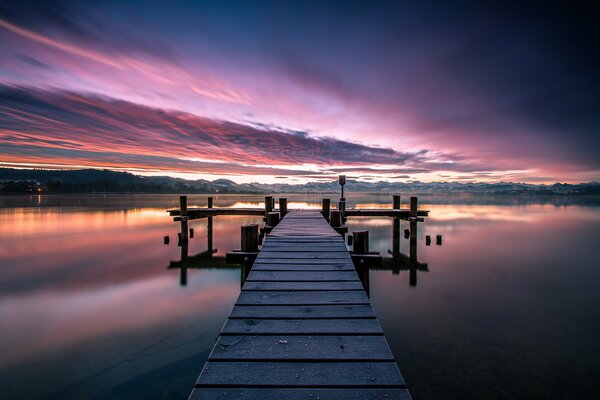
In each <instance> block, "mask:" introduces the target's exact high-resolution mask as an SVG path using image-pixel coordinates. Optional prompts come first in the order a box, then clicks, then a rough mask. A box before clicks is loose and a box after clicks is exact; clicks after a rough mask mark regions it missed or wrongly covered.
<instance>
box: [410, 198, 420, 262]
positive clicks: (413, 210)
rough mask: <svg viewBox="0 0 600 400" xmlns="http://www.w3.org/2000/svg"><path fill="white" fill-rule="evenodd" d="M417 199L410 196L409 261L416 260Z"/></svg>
mask: <svg viewBox="0 0 600 400" xmlns="http://www.w3.org/2000/svg"><path fill="white" fill-rule="evenodd" d="M418 205H419V200H418V199H417V198H416V197H411V198H410V217H411V218H410V253H409V257H410V262H411V263H413V264H414V263H416V262H417V236H418V235H417V208H418Z"/></svg>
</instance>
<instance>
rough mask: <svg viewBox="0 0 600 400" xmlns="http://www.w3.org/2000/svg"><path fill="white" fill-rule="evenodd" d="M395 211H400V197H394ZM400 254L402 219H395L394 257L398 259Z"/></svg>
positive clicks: (393, 222) (393, 228) (393, 223)
mask: <svg viewBox="0 0 600 400" xmlns="http://www.w3.org/2000/svg"><path fill="white" fill-rule="evenodd" d="M392 208H393V209H394V210H399V209H400V195H394V197H393V201H392ZM399 254H400V218H399V217H394V218H393V220H392V257H393V258H394V259H396V258H397V257H398V255H399Z"/></svg>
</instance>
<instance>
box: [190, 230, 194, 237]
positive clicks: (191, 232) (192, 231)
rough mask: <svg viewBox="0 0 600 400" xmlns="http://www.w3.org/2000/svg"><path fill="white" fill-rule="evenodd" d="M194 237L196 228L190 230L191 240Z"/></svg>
mask: <svg viewBox="0 0 600 400" xmlns="http://www.w3.org/2000/svg"><path fill="white" fill-rule="evenodd" d="M193 237H194V228H190V239H193Z"/></svg>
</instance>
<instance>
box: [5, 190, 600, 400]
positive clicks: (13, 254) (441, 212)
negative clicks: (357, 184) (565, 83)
mask: <svg viewBox="0 0 600 400" xmlns="http://www.w3.org/2000/svg"><path fill="white" fill-rule="evenodd" d="M287 197H288V199H289V202H290V204H289V208H300V207H302V208H306V207H315V208H318V207H320V198H321V196H316V195H306V196H301V195H295V196H291V195H290V196H287ZM330 197H333V196H330ZM261 199H262V197H259V196H240V195H235V196H216V197H215V206H216V207H224V206H231V207H244V206H262V204H260V203H259V202H260V201H261ZM407 200H408V197H404V198H403V203H405V202H406V201H407ZM420 200H421V204H422V208H424V209H429V210H430V211H431V213H430V218H429V219H427V221H426V222H425V223H423V224H420V226H419V238H418V245H419V249H418V255H419V261H420V262H422V263H427V266H428V271H419V272H418V274H417V277H416V279H417V282H416V286H411V285H409V272H407V271H400V272H399V273H394V272H392V271H371V276H370V285H371V299H372V303H373V307H374V309H375V312H376V313H377V316H378V317H379V321H380V322H381V325H382V327H383V330H384V332H385V334H386V336H387V338H388V341H389V343H390V346H391V348H392V351H393V353H394V355H395V356H396V360H397V361H398V364H399V366H400V369H401V371H402V373H403V375H404V378H405V379H406V381H407V385H408V387H409V389H410V391H411V393H412V395H413V397H414V399H415V400H429V399H506V398H522V399H597V398H599V396H600V262H599V261H598V258H599V257H598V251H599V249H600V206H599V204H600V202H598V201H597V200H595V201H594V200H589V199H559V200H557V199H535V198H509V197H499V198H490V197H452V198H445V197H421V198H420ZM189 202H190V207H191V206H194V205H198V206H205V205H206V198H205V197H204V196H190V201H189ZM348 202H349V206H350V207H352V206H354V207H389V206H390V203H391V196H375V195H369V196H358V195H354V196H351V197H350V198H349V199H348ZM177 204H178V197H177V196H173V195H161V196H150V195H148V196H128V195H106V196H103V195H87V196H4V197H0V239H1V241H0V265H1V267H0V327H1V328H0V393H1V395H0V397H2V398H6V399H155V398H156V399H160V398H164V399H185V398H187V396H188V395H189V393H190V391H191V389H192V387H193V385H194V382H195V380H196V378H197V376H198V374H199V373H200V370H201V369H202V366H203V364H204V362H205V361H206V358H207V357H208V353H209V351H210V349H211V348H212V345H213V343H214V340H215V338H216V336H217V334H218V333H219V331H220V328H221V326H222V324H223V322H224V321H225V319H226V318H227V316H228V314H229V312H230V310H231V308H232V306H233V304H234V302H235V300H236V298H237V296H238V294H239V289H240V270H239V268H231V267H230V268H224V266H221V267H219V265H218V263H217V262H210V263H208V264H210V265H212V266H213V267H209V268H202V269H193V270H189V271H188V274H187V285H186V286H181V285H180V271H179V270H177V269H167V267H168V266H169V263H170V261H177V260H179V259H180V257H181V254H180V250H181V249H180V248H179V247H177V240H173V239H174V238H176V235H177V231H178V225H177V224H176V223H174V222H172V220H171V218H169V217H168V216H167V214H166V213H165V209H167V208H169V207H175V206H176V205H177ZM259 222H261V218H259V217H225V216H224V217H217V218H215V219H214V247H215V248H216V249H218V251H217V253H216V254H215V257H217V258H218V257H221V256H224V254H225V253H226V252H227V251H230V250H232V249H234V248H238V247H239V227H240V225H243V224H248V223H259ZM348 225H349V226H350V231H352V230H362V229H368V230H370V232H371V233H370V235H371V248H372V249H373V250H378V251H380V252H381V253H382V254H386V255H387V251H388V249H390V246H391V220H390V219H387V218H351V219H350V220H349V224H348ZM406 225H408V223H404V222H403V225H402V229H405V228H407V227H408V226H406ZM190 227H192V228H194V230H195V237H194V238H193V239H191V240H190V245H189V253H190V255H193V254H197V253H199V252H202V251H204V250H205V249H206V246H207V242H206V222H205V221H201V220H198V221H193V222H192V223H191V226H190ZM437 234H441V235H443V245H442V246H436V245H435V235H437ZM165 235H169V236H170V237H171V244H170V245H164V244H163V239H162V238H163V236H165ZM425 235H432V236H433V238H434V239H433V243H432V245H431V246H425ZM401 247H402V251H403V252H405V253H407V252H408V241H407V240H405V239H402V243H401Z"/></svg>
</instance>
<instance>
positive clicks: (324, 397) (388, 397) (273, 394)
mask: <svg viewBox="0 0 600 400" xmlns="http://www.w3.org/2000/svg"><path fill="white" fill-rule="evenodd" d="M317 399H318V400H410V399H411V397H410V394H409V393H408V390H406V389H394V388H386V389H364V388H353V389H317V388H312V389H306V388H293V389H283V388H267V389H258V388H257V389H245V388H244V389H235V388H228V387H219V388H202V389H194V391H193V392H192V395H191V396H190V398H189V400H317Z"/></svg>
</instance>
